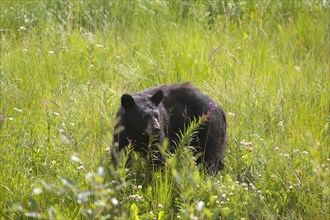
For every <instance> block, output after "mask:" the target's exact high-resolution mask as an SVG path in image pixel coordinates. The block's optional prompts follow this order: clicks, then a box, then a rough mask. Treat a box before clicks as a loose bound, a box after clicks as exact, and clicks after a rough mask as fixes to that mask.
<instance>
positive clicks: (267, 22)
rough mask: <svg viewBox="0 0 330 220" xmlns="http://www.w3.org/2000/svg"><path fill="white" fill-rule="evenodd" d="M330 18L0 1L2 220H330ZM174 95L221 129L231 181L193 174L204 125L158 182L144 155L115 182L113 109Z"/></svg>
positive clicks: (242, 5)
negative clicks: (165, 88)
mask: <svg viewBox="0 0 330 220" xmlns="http://www.w3.org/2000/svg"><path fill="white" fill-rule="evenodd" d="M329 10H330V3H329V2H328V1H316V0H313V1H309V0H306V1H258V2H257V1H229V0H228V1H214V0H208V1H196V2H195V1H97V2H95V1H66V0H60V1H30V2H29V1H1V2H0V33H1V48H0V49H1V51H0V60H1V61H0V62H1V64H0V66H1V67H0V88H1V93H0V94H1V96H0V109H1V110H0V155H1V156H0V219H21V218H23V219H24V218H26V219H27V218H29V217H32V218H45V219H61V218H62V219H125V218H130V219H152V218H154V219H177V218H179V216H180V217H181V218H182V219H241V218H244V219H327V218H328V217H329V216H330V209H329V207H330V204H329V201H330V190H329V187H330V183H329V179H330V178H329V166H330V133H329V126H330V115H329V106H330V87H329V86H330V85H329V84H330V73H329V72H330V70H329V68H330V58H329V54H330V44H329V39H330V35H329ZM182 81H191V82H193V83H194V84H195V85H196V86H198V87H199V88H200V89H201V90H202V91H204V92H205V93H206V94H208V95H209V96H211V97H212V98H213V99H214V100H216V101H217V102H218V103H219V105H220V106H221V107H222V108H223V109H224V110H225V111H226V113H227V115H228V116H227V118H228V125H229V127H228V132H229V137H230V139H229V142H228V149H227V151H226V158H225V166H226V168H225V170H224V171H223V172H220V173H219V174H218V175H217V176H215V177H213V176H207V175H204V173H203V172H201V171H200V169H199V168H198V167H196V166H195V165H194V161H193V158H192V155H191V152H190V151H189V150H187V148H186V147H185V146H186V145H189V137H190V136H189V135H190V134H191V133H194V131H195V129H196V128H197V127H198V124H192V126H191V127H190V128H189V129H188V130H187V133H184V134H182V135H183V136H182V137H183V139H182V142H181V144H180V145H179V150H178V151H177V152H176V154H175V155H167V161H168V162H167V165H166V166H165V167H164V168H163V169H162V170H153V169H151V168H148V166H147V162H146V161H145V160H143V158H139V155H135V157H136V162H135V166H134V168H131V169H127V168H125V166H124V164H125V163H124V162H125V154H124V155H122V159H123V161H122V162H121V164H120V166H119V167H118V168H117V169H115V168H114V167H113V165H112V162H111V159H110V158H111V157H110V155H109V148H111V147H112V146H111V142H112V134H113V128H114V125H115V122H116V121H115V114H116V111H117V110H118V107H119V99H120V96H121V94H122V93H126V92H133V91H139V90H143V89H145V88H148V87H150V86H155V85H160V84H164V83H175V82H182ZM197 131H198V130H197ZM126 159H127V158H126Z"/></svg>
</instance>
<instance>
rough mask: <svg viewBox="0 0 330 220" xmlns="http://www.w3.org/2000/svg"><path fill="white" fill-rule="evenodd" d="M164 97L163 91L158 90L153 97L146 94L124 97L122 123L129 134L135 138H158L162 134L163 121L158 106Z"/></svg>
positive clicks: (125, 95) (122, 99)
mask: <svg viewBox="0 0 330 220" xmlns="http://www.w3.org/2000/svg"><path fill="white" fill-rule="evenodd" d="M163 96H164V93H163V91H162V90H158V91H157V92H156V93H154V94H153V95H148V94H144V93H140V94H133V95H129V94H124V95H122V97H121V106H122V109H123V112H122V115H121V121H122V125H123V126H124V127H125V130H126V131H127V133H129V134H132V135H134V136H141V135H142V136H157V135H159V134H160V132H161V121H160V113H159V110H158V106H159V104H160V103H161V101H162V99H163Z"/></svg>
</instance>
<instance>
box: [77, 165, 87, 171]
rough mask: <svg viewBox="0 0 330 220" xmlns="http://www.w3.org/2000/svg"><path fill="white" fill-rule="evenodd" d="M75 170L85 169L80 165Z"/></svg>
mask: <svg viewBox="0 0 330 220" xmlns="http://www.w3.org/2000/svg"><path fill="white" fill-rule="evenodd" d="M77 170H85V167H84V166H83V165H80V166H79V167H77Z"/></svg>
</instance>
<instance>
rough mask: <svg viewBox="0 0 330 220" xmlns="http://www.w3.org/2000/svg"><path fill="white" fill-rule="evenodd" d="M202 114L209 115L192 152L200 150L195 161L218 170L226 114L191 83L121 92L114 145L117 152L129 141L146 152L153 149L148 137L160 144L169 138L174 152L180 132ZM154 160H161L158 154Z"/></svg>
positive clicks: (223, 141)
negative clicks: (199, 155) (199, 156)
mask: <svg viewBox="0 0 330 220" xmlns="http://www.w3.org/2000/svg"><path fill="white" fill-rule="evenodd" d="M203 115H208V117H207V119H206V120H205V122H204V124H203V126H202V127H201V128H200V129H199V130H198V133H197V135H196V136H195V137H194V138H193V141H192V143H191V145H192V146H194V147H195V153H202V157H201V158H199V159H198V160H197V162H198V163H199V162H201V161H203V162H204V165H205V166H206V168H207V170H208V171H211V172H217V171H219V170H221V169H222V168H223V163H222V159H223V154H224V150H225V145H226V140H225V139H226V135H227V134H226V129H227V123H226V116H225V113H224V112H223V110H222V109H221V108H220V107H219V106H218V105H217V104H216V103H215V102H214V101H213V100H212V99H211V98H209V97H208V96H207V95H205V94H203V93H202V92H201V91H200V90H199V89H197V88H196V87H195V86H193V85H192V84H191V83H178V84H169V85H161V86H158V87H153V88H149V89H147V90H144V91H142V92H137V93H133V94H131V95H129V94H124V95H122V97H121V107H120V109H119V111H118V113H117V117H118V119H119V122H118V124H117V125H116V127H115V131H116V132H115V134H114V138H113V144H114V146H115V149H116V151H118V150H121V149H123V148H124V147H125V146H127V145H129V144H131V146H132V147H133V149H134V150H136V151H139V152H142V153H148V151H149V150H152V149H150V140H153V141H154V142H156V144H161V143H162V142H163V141H164V139H165V138H168V139H169V142H170V150H172V151H174V150H175V147H176V146H177V145H176V143H177V141H178V138H179V135H178V134H180V131H184V128H186V127H187V126H188V125H189V122H191V121H192V120H193V119H197V118H199V117H200V116H203ZM120 127H122V128H123V129H121V130H120V129H119V128H120ZM156 144H151V146H154V148H153V149H156V148H157V146H156ZM147 146H149V148H148V147H147ZM157 161H158V162H164V158H163V157H162V155H161V154H159V155H158V159H157Z"/></svg>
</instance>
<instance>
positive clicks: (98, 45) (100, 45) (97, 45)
mask: <svg viewBox="0 0 330 220" xmlns="http://www.w3.org/2000/svg"><path fill="white" fill-rule="evenodd" d="M95 46H96V47H104V46H103V45H102V44H96V45H95Z"/></svg>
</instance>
